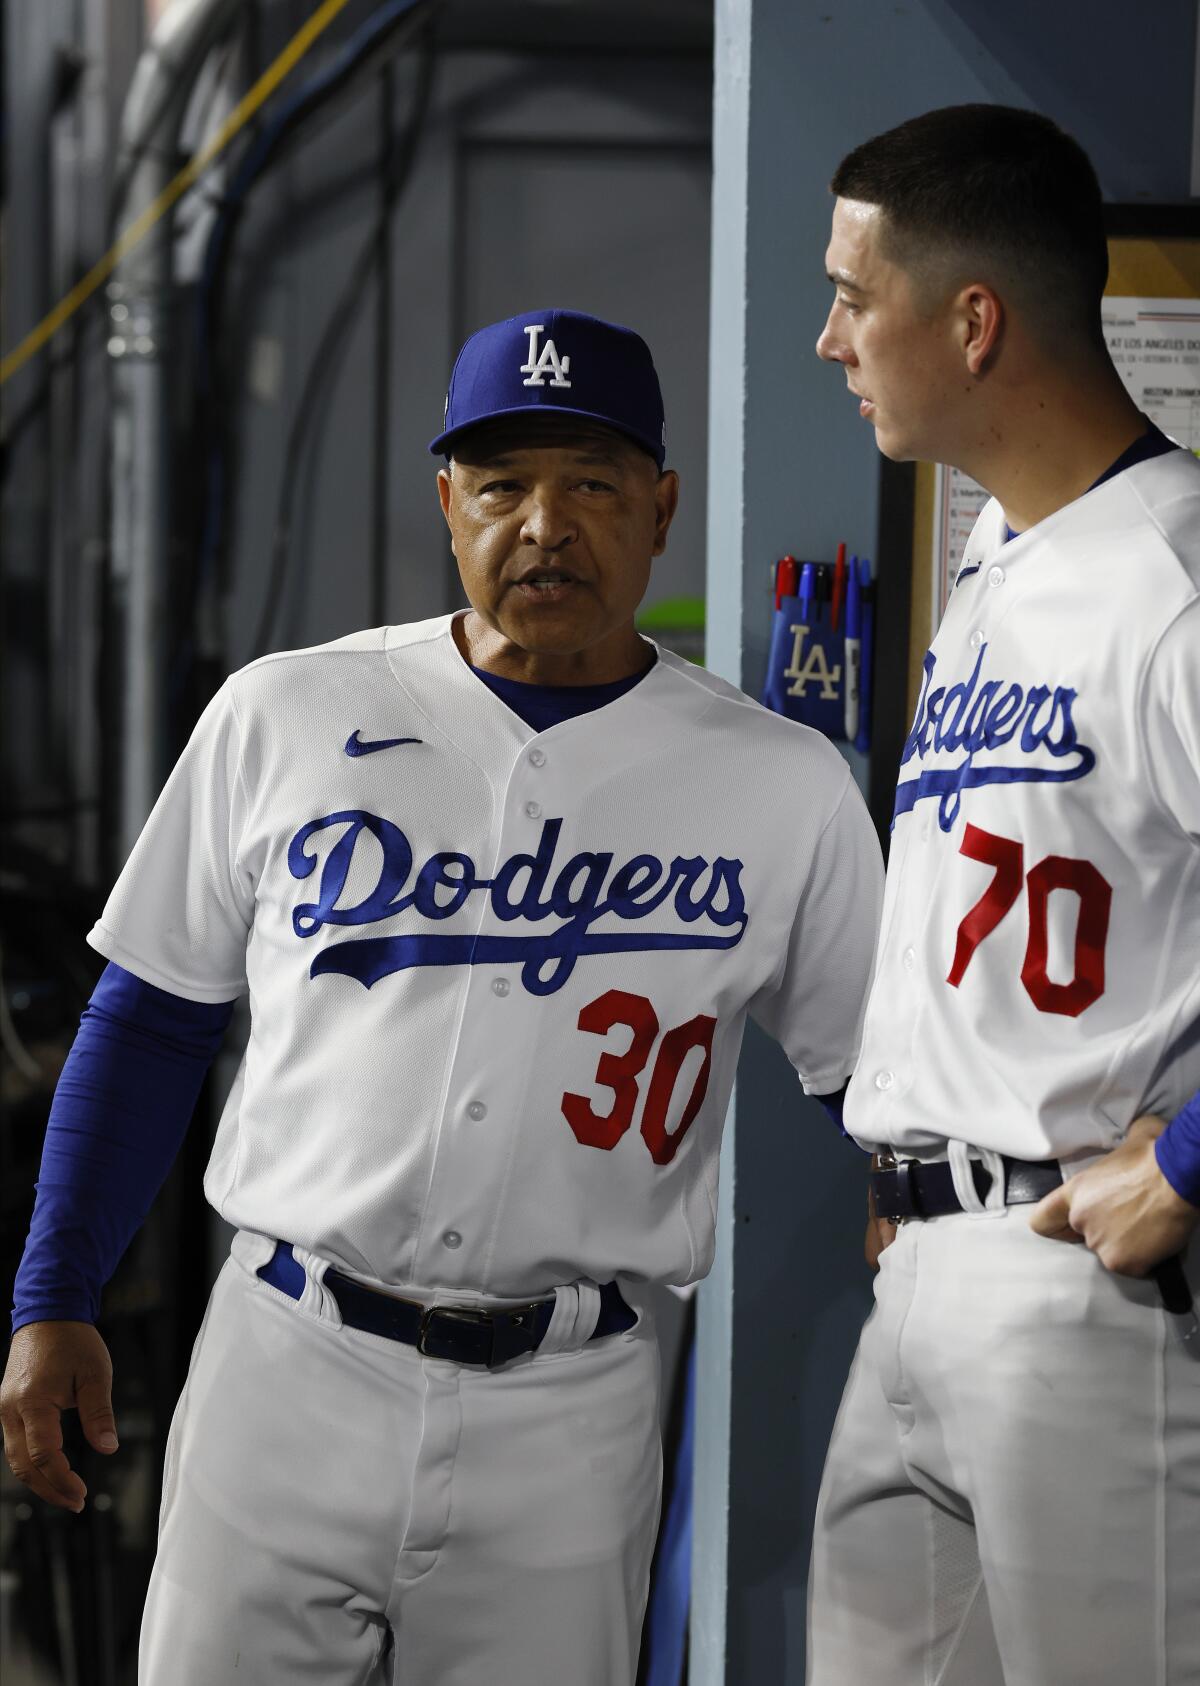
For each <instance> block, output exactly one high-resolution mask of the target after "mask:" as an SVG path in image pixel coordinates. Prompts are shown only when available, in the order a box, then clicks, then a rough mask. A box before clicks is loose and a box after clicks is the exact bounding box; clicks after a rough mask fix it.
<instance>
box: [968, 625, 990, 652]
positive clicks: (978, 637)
mask: <svg viewBox="0 0 1200 1686" xmlns="http://www.w3.org/2000/svg"><path fill="white" fill-rule="evenodd" d="M986 636H987V635H986V633H985V632H984V630H983V628H982V627H981V626H977V627H976V628H975V630H974V632H973V633H972V634H971V648H972V649H973V650H977V649H978V648H979V646H980V645H981V644H982V643H983V640H984V638H985V637H986Z"/></svg>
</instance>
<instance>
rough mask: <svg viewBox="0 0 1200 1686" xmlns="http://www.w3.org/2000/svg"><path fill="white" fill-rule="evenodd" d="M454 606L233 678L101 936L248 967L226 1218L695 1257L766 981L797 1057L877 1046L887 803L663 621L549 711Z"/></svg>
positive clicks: (621, 1254) (810, 1085)
mask: <svg viewBox="0 0 1200 1686" xmlns="http://www.w3.org/2000/svg"><path fill="white" fill-rule="evenodd" d="M451 624H452V618H451V617H445V618H442V619H438V620H435V621H430V622H425V623H421V624H417V625H411V626H404V627H393V628H388V629H383V630H379V631H373V632H364V633H360V634H355V635H354V636H352V637H350V638H346V639H342V640H340V641H339V642H337V643H334V644H330V645H326V646H323V647H320V648H318V649H315V650H310V651H300V652H292V653H286V654H280V655H275V656H268V657H266V658H264V659H263V660H261V661H258V662H256V663H254V664H252V665H251V666H250V667H248V668H246V669H244V670H243V671H242V672H240V673H237V674H235V675H234V676H233V677H232V678H231V679H230V680H228V681H227V682H226V684H225V686H224V687H223V688H222V690H221V691H220V692H219V693H218V694H217V696H216V697H215V698H214V699H213V701H212V703H211V704H210V706H209V707H208V709H207V710H206V712H205V714H204V716H203V717H202V719H201V720H200V722H199V724H198V726H197V728H196V731H195V733H194V734H193V737H192V740H191V742H190V744H189V746H188V748H187V750H186V751H185V753H184V755H183V756H182V758H181V760H180V762H179V764H178V766H177V767H176V769H175V771H174V773H173V774H172V776H171V778H170V780H169V781H168V783H167V785H166V787H165V789H164V791H163V793H162V796H161V797H160V799H159V801H158V804H157V805H156V807H155V810H154V812H153V814H152V815H151V817H150V819H149V821H148V822H147V825H146V828H145V830H144V832H143V834H142V836H141V837H140V839H139V841H138V843H137V845H136V846H135V848H134V850H133V853H132V855H131V856H130V859H129V862H128V864H127V865H126V867H125V870H124V872H123V873H122V875H121V878H120V880H119V882H118V883H117V885H116V888H115V889H114V891H113V893H112V896H111V898H110V899H109V902H108V905H107V907H106V908H105V911H104V913H103V916H102V917H101V919H100V921H99V923H98V924H97V926H96V928H95V930H94V931H93V932H92V934H91V937H90V940H91V942H92V943H93V945H94V946H95V947H96V948H98V949H99V950H100V952H101V953H103V954H104V955H106V956H107V957H108V958H109V959H110V960H115V961H118V962H119V963H120V964H121V965H122V966H124V967H126V968H127V969H128V970H130V971H131V972H134V973H136V974H137V975H138V976H139V977H141V978H143V979H145V980H146V981H148V982H149V983H152V984H156V985H158V986H159V987H161V988H163V989H166V990H171V991H173V992H174V993H176V994H178V995H182V996H185V997H188V998H190V999H193V1000H198V1001H222V1000H229V999H232V998H233V997H235V996H237V995H238V994H239V993H241V992H242V991H243V990H246V991H248V994H249V1003H250V1015H251V1032H250V1041H249V1046H248V1048H247V1052H246V1055H245V1059H244V1061H243V1063H242V1066H241V1069H240V1071H239V1074H238V1077H237V1080H236V1082H235V1084H234V1087H233V1091H232V1093H231V1095H230V1097H229V1100H228V1103H227V1105H226V1108H225V1111H224V1114H223V1117H222V1119H221V1123H220V1126H219V1129H218V1132H217V1136H216V1141H215V1144H214V1147H213V1152H212V1157H211V1160H210V1163H209V1167H208V1171H207V1175H206V1180H205V1190H206V1193H207V1195H208V1198H209V1200H210V1201H211V1203H212V1204H213V1205H214V1206H215V1207H216V1208H217V1210H218V1211H219V1212H220V1213H221V1214H222V1216H223V1217H225V1218H226V1219H227V1220H228V1221H229V1222H230V1223H231V1224H234V1225H236V1226H237V1227H238V1228H240V1229H243V1230H250V1231H253V1232H256V1233H258V1234H259V1235H263V1236H276V1237H282V1238H283V1239H285V1240H287V1241H290V1242H293V1243H298V1244H299V1245H300V1246H302V1247H305V1248H308V1249H309V1250H311V1251H313V1252H315V1253H317V1254H319V1255H321V1256H323V1257H324V1258H326V1259H330V1260H332V1261H333V1262H334V1263H336V1264H338V1265H340V1266H341V1267H342V1268H343V1269H345V1270H348V1271H350V1272H352V1273H354V1274H356V1275H357V1276H359V1277H360V1278H361V1279H363V1280H366V1281H369V1282H375V1283H380V1284H388V1285H392V1286H395V1287H405V1286H409V1287H412V1288H420V1289H433V1290H449V1291H462V1292H474V1293H482V1294H489V1295H496V1296H527V1295H533V1294H542V1293H545V1292H547V1291H548V1290H550V1289H551V1288H553V1287H554V1286H555V1285H556V1284H558V1283H565V1282H571V1281H574V1280H576V1279H577V1278H581V1277H582V1278H590V1279H593V1280H597V1281H605V1280H608V1279H609V1278H610V1277H612V1276H614V1275H625V1276H627V1277H632V1278H644V1279H645V1278H649V1279H658V1280H663V1281H668V1282H675V1283H683V1282H688V1281H690V1280H692V1279H693V1278H695V1277H698V1276H700V1275H702V1274H703V1273H704V1272H705V1271H706V1270H707V1269H708V1267H709V1265H710V1263H711V1260H712V1252H713V1239H714V1211H715V1205H716V1198H717V1162H718V1150H719V1146H720V1135H721V1129H722V1125H723V1122H724V1117H725V1112H726V1108H727V1105H728V1101H729V1094H730V1089H731V1085H732V1082H733V1076H734V1069H735V1066H736V1062H737V1056H738V1050H739V1046H740V1043H741V1039H742V1031H743V1025H744V1021H745V1017H746V1014H747V1012H750V1013H753V1014H754V1015H755V1017H756V1018H757V1019H758V1020H759V1022H761V1023H762V1024H763V1025H764V1026H765V1027H766V1029H767V1030H768V1031H770V1032H771V1033H772V1034H773V1035H776V1036H778V1037H779V1039H780V1040H781V1042H782V1043H783V1045H784V1047H785V1049H786V1051H787V1053H788V1056H789V1058H790V1059H791V1060H792V1062H793V1064H794V1065H795V1067H796V1069H797V1071H798V1072H799V1074H800V1076H801V1079H802V1080H803V1083H804V1085H805V1087H806V1089H808V1090H811V1091H815V1092H816V1093H824V1092H826V1091H829V1090H835V1089H837V1088H839V1087H840V1086H841V1085H842V1083H843V1082H844V1081H845V1079H846V1077H847V1076H848V1074H849V1072H850V1071H851V1069H852V1067H853V1064H854V1060H855V1056H856V1054H857V1051H858V1043H859V1034H860V1029H861V1018H862V1009H863V1005H864V1002H865V997H866V991H867V985H868V982H869V977H870V968H871V963H872V958H873V954H874V944H875V936H876V932H877V929H878V917H879V911H880V903H881V899H882V877H883V874H882V864H881V861H880V855H879V847H878V843H877V841H876V838H875V834H874V831H873V829H872V827H871V824H870V821H869V819H868V817H867V814H866V810H865V807H864V805H863V803H862V800H861V798H860V797H859V794H858V791H857V789H856V788H855V786H854V784H853V782H852V780H851V779H850V777H849V773H848V770H847V768H846V765H845V763H844V762H843V761H842V759H841V758H840V756H839V755H838V754H837V752H836V751H835V750H833V749H832V747H831V746H830V745H829V744H828V743H826V741H825V740H824V739H823V738H821V737H819V736H818V735H817V734H816V733H814V732H811V731H809V730H807V729H806V728H804V727H800V726H797V725H795V724H793V723H792V722H789V721H785V720H782V719H780V718H779V717H777V716H775V715H772V714H770V713H768V712H767V711H766V710H764V709H762V708H760V707H759V706H758V705H757V704H756V703H752V702H751V701H750V700H749V699H748V698H746V697H744V696H743V695H742V694H741V693H740V692H738V691H736V690H734V689H733V688H732V687H731V686H728V685H726V684H724V683H723V682H722V681H720V680H718V679H716V678H713V677H712V676H710V675H708V674H705V673H703V672H700V671H699V670H697V669H695V668H693V667H691V666H690V665H689V664H687V663H686V662H683V661H681V660H679V659H678V658H676V657H674V656H673V655H671V654H670V653H668V652H666V651H660V652H659V656H658V661H657V665H656V666H655V667H654V668H653V669H652V671H651V672H650V673H649V674H648V675H647V676H646V678H645V679H643V680H642V681H641V683H640V684H638V685H637V686H635V687H634V688H633V689H632V690H631V691H629V692H628V693H626V694H625V695H624V696H621V697H620V698H618V699H617V700H616V701H614V702H611V703H609V704H608V705H607V706H606V707H604V708H602V709H598V710H596V711H594V712H592V713H588V714H583V715H579V716H577V717H576V718H573V719H570V720H565V721H560V722H559V723H558V724H557V725H555V726H553V727H551V728H550V729H549V730H547V731H544V732H541V733H537V732H534V731H533V730H532V729H531V728H530V727H529V726H527V725H526V724H525V723H524V722H523V721H522V720H520V719H519V718H518V717H517V716H516V715H515V714H513V713H512V712H510V710H509V709H507V708H506V707H505V705H504V704H503V703H502V702H501V701H500V700H499V699H498V698H497V697H496V696H495V695H493V693H492V692H491V691H490V690H489V688H488V687H487V686H485V685H484V684H482V683H481V682H480V680H479V679H478V678H477V677H476V676H475V675H474V674H473V673H472V672H471V671H470V669H469V667H468V666H467V665H466V663H465V662H464V661H463V659H462V657H461V655H460V654H459V652H458V649H457V646H456V644H455V641H454V637H453V633H452V629H451ZM764 1151H769V1149H768V1148H767V1147H766V1146H764Z"/></svg>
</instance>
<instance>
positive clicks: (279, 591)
mask: <svg viewBox="0 0 1200 1686" xmlns="http://www.w3.org/2000/svg"><path fill="white" fill-rule="evenodd" d="M420 54H421V56H420V60H419V63H418V69H417V87H416V92H415V95H414V99H413V108H412V113H411V115H410V117H409V120H408V122H407V123H406V124H405V126H404V129H403V131H402V132H401V135H400V137H399V140H398V141H397V143H396V144H395V146H394V147H393V149H392V156H391V159H390V161H389V166H388V169H387V172H386V174H385V178H384V193H383V199H382V202H381V205H380V210H379V215H378V217H377V218H376V221H375V225H374V227H373V228H372V230H371V232H370V234H369V235H368V237H367V239H366V241H365V242H364V244H363V246H362V248H361V250H360V251H359V254H358V256H357V257H356V258H355V260H354V263H353V265H352V267H351V270H350V274H349V276H348V278H347V281H346V284H345V286H344V287H343V288H342V290H341V292H340V293H339V295H338V297H337V299H336V300H335V302H334V306H333V309H332V310H331V312H330V314H329V317H328V319H327V321H326V324H325V329H324V331H323V333H322V335H321V338H320V341H319V342H318V345H317V349H316V351H315V352H314V354H313V358H312V362H311V363H310V364H309V368H308V373H307V375H306V377H305V381H304V386H303V388H302V390H301V395H300V400H299V403H298V404H297V406H296V413H295V415H294V417H293V419H292V425H291V427H290V429H289V431H288V439H287V446H286V449H285V452H284V462H283V471H282V474H281V476H280V484H279V498H278V502H277V505H276V513H275V530H274V536H273V539H272V544H271V568H270V573H269V575H268V579H267V590H266V595H265V597H264V600H263V606H262V610H261V612H260V615H259V620H258V627H257V630H256V632H255V635H254V643H253V645H252V646H251V653H250V659H251V660H253V659H254V658H255V657H257V656H261V655H265V654H266V652H267V651H268V649H269V648H270V642H271V637H272V635H273V632H274V629H275V623H276V619H277V617H278V614H279V610H280V606H281V602H282V595H283V588H284V585H285V583H286V581H287V574H288V567H289V561H290V553H291V521H292V504H293V501H294V497H295V491H296V482H297V477H298V471H299V467H300V459H301V453H302V449H303V446H304V444H305V440H306V436H307V429H308V424H309V420H310V417H311V415H312V413H313V409H314V405H315V403H316V400H317V399H318V397H319V396H320V395H321V393H322V390H323V388H324V385H325V381H326V378H327V376H328V375H329V373H330V371H331V370H332V369H333V367H334V364H335V361H336V359H337V357H338V355H339V353H340V352H341V350H342V345H343V341H344V339H345V337H346V334H347V333H348V331H349V329H350V327H351V326H352V325H353V322H354V318H355V315H356V313H357V310H358V306H359V304H360V302H361V299H362V294H363V291H364V289H365V287H366V285H367V282H368V281H369V280H370V278H371V276H372V274H373V273H374V272H376V271H377V269H378V267H379V265H380V263H381V261H383V260H386V254H387V246H388V239H389V234H390V225H391V217H392V212H393V211H394V209H395V207H396V203H397V201H398V200H399V197H400V195H401V193H402V192H403V190H404V188H405V186H406V184H407V182H408V179H409V176H410V175H411V173H412V167H413V164H414V162H415V159H416V152H417V144H418V142H419V140H420V136H421V132H422V130H423V128H424V124H425V117H426V114H427V112H428V109H429V97H430V93H431V91H432V85H433V68H434V31H433V23H432V20H428V21H427V22H426V23H425V24H424V25H423V27H422V30H421V35H420ZM385 566H386V561H385Z"/></svg>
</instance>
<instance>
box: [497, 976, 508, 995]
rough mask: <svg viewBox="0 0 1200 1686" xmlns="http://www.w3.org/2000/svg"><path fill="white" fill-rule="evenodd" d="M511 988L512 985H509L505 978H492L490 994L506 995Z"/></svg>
mask: <svg viewBox="0 0 1200 1686" xmlns="http://www.w3.org/2000/svg"><path fill="white" fill-rule="evenodd" d="M511 988H512V985H511V984H510V983H509V981H508V979H507V978H493V979H492V994H493V995H507V994H508V992H509V990H510V989H511Z"/></svg>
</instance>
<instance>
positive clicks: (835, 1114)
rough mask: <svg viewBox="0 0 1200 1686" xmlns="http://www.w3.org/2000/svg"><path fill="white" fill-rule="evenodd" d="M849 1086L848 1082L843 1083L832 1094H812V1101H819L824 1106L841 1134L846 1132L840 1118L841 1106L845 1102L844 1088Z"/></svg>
mask: <svg viewBox="0 0 1200 1686" xmlns="http://www.w3.org/2000/svg"><path fill="white" fill-rule="evenodd" d="M849 1087H850V1085H849V1083H843V1084H842V1086H841V1088H840V1089H836V1090H834V1091H833V1093H832V1094H829V1095H814V1096H813V1100H814V1101H820V1103H821V1105H822V1106H823V1107H824V1108H825V1111H826V1112H827V1113H828V1115H829V1117H830V1118H832V1119H833V1122H834V1123H835V1124H836V1125H837V1127H838V1129H839V1130H840V1131H841V1132H842V1134H843V1136H844V1135H846V1133H847V1132H846V1126H845V1123H844V1122H843V1119H842V1108H843V1107H844V1106H845V1104H846V1090H847V1089H848V1088H849Z"/></svg>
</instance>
